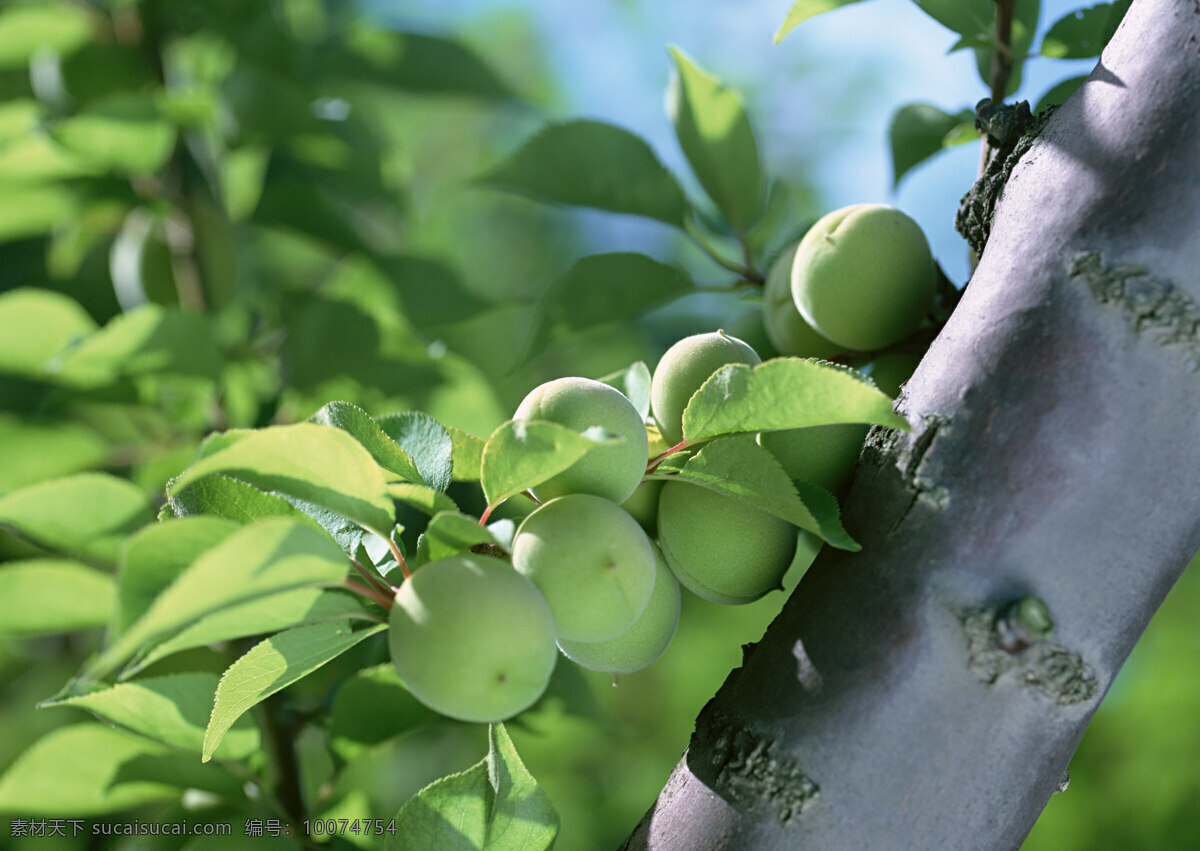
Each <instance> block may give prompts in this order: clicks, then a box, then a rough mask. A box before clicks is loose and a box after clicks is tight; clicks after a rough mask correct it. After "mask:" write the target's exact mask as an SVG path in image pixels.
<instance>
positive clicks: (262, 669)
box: [202, 621, 387, 762]
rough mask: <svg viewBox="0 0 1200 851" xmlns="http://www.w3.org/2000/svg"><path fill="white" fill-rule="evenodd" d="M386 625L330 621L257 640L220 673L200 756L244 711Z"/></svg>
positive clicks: (213, 746)
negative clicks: (352, 625)
mask: <svg viewBox="0 0 1200 851" xmlns="http://www.w3.org/2000/svg"><path fill="white" fill-rule="evenodd" d="M386 628H387V627H386V626H385V625H383V624H379V625H377V626H373V627H368V628H366V629H362V630H359V631H358V632H353V631H352V630H351V629H350V626H349V624H347V623H346V622H344V621H332V622H330V623H318V624H311V625H309V626H299V627H295V628H294V629H289V630H285V631H283V632H280V633H277V634H276V635H273V636H271V637H270V638H268V639H266V640H265V641H262V642H260V643H259V644H256V645H254V647H253V648H251V649H250V651H249V652H247V653H246V655H244V656H242V657H241V658H240V659H238V660H237V661H236V662H234V663H233V664H232V665H231V666H230V667H229V669H228V670H227V671H225V673H224V675H223V676H222V677H221V683H220V685H219V686H218V687H217V695H216V701H215V702H214V704H213V708H212V716H211V717H210V719H209V722H208V727H207V729H206V730H205V732H204V748H203V756H202V759H203V760H204V761H205V762H207V761H208V760H209V759H211V758H212V756H213V754H214V752H215V751H216V749H217V747H218V745H220V744H221V741H222V739H224V737H225V735H226V733H227V732H228V731H229V729H230V728H231V727H232V726H233V724H234V722H235V721H237V719H238V718H239V717H241V715H242V714H243V713H245V712H246V710H248V709H250V708H251V707H252V706H254V705H255V704H256V703H259V702H261V701H262V700H265V699H266V698H268V697H270V696H271V695H273V694H275V692H277V691H280V690H282V689H284V688H286V687H287V686H289V685H291V684H292V683H294V682H296V681H297V680H299V679H301V678H302V677H305V676H307V675H308V674H311V673H312V672H313V671H315V670H316V669H317V668H319V667H321V666H322V665H324V664H325V663H326V662H328V661H330V660H331V659H335V658H337V657H338V656H340V655H341V654H342V653H345V652H346V651H347V650H349V649H350V648H351V647H353V646H354V645H355V644H358V643H359V642H360V641H362V640H363V639H365V638H369V637H370V636H372V635H375V634H377V633H379V632H381V631H382V630H384V629H386Z"/></svg>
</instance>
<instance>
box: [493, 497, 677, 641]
mask: <svg viewBox="0 0 1200 851" xmlns="http://www.w3.org/2000/svg"><path fill="white" fill-rule="evenodd" d="M512 559H513V567H515V568H516V569H517V571H518V572H520V573H522V574H524V575H525V576H527V577H529V579H530V580H531V581H532V582H533V584H534V585H536V586H537V587H538V590H540V591H541V592H542V595H543V596H544V597H545V598H546V602H547V603H548V604H549V606H550V611H551V612H552V613H553V614H554V625H555V629H556V631H557V633H558V637H559V638H560V639H563V638H565V639H567V640H568V641H607V640H608V639H610V638H616V637H617V636H618V635H620V634H621V633H623V632H624V631H625V630H627V629H629V627H631V626H632V625H633V622H634V621H635V620H637V619H638V616H639V615H641V613H642V612H643V611H644V610H645V608H646V603H647V602H648V601H649V599H650V594H651V592H652V591H653V589H654V548H653V545H652V544H651V543H650V539H649V538H647V537H646V533H645V532H643V531H642V527H641V526H639V525H638V522H637V521H636V520H634V519H633V517H631V516H630V515H629V513H628V512H626V511H625V510H624V509H622V508H621V507H620V506H619V505H617V504H616V503H614V502H610V501H609V500H607V499H603V498H601V497H598V496H592V495H591V494H571V495H569V496H560V497H558V498H557V499H552V500H550V501H549V502H547V503H543V504H542V505H540V506H538V507H537V508H536V509H535V510H534V511H533V513H532V514H530V515H529V516H528V517H526V518H525V519H524V520H523V521H521V525H520V526H519V527H518V528H517V532H516V534H515V535H514V536H513V544H512Z"/></svg>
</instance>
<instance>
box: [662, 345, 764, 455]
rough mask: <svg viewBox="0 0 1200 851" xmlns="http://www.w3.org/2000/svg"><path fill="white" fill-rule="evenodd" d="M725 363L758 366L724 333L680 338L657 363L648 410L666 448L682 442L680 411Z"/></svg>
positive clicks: (745, 349) (749, 352)
mask: <svg viewBox="0 0 1200 851" xmlns="http://www.w3.org/2000/svg"><path fill="white" fill-rule="evenodd" d="M728 363H746V364H751V365H755V364H760V363H762V358H760V357H759V356H758V353H757V352H755V351H754V349H752V348H751V347H750V346H749V345H748V344H747V343H746V342H745V341H743V340H739V339H738V338H737V337H731V336H730V335H728V334H726V333H725V332H724V331H714V332H712V333H709V334H693V335H692V336H690V337H684V338H683V339H682V340H680V341H679V342H678V343H676V344H675V345H673V346H671V348H669V349H667V351H666V353H665V354H664V355H663V356H662V359H661V360H659V362H658V366H656V367H655V368H654V376H653V378H651V380H650V410H651V412H653V414H654V419H655V420H656V421H657V422H658V428H659V431H661V432H662V436H663V439H664V440H666V441H667V445H668V446H674V445H675V444H677V443H679V442H680V441H681V440H683V409H684V408H686V407H687V404H688V402H689V401H690V400H691V398H692V395H693V394H694V393H695V392H696V391H697V390H699V389H700V385H702V384H703V383H704V382H705V381H707V380H708V379H709V377H710V376H711V375H712V374H713V373H714V372H716V371H717V370H718V369H720V368H721V367H723V366H725V364H728Z"/></svg>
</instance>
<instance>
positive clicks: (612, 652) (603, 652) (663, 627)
mask: <svg viewBox="0 0 1200 851" xmlns="http://www.w3.org/2000/svg"><path fill="white" fill-rule="evenodd" d="M654 564H655V570H654V590H653V591H652V592H651V593H650V601H649V602H648V603H647V604H646V609H645V611H643V612H642V614H641V616H640V617H638V619H637V620H636V621H634V622H633V626H631V627H630V628H629V629H627V630H625V631H624V632H623V633H621V634H620V635H618V636H617V637H616V638H611V639H609V640H608V641H568V640H567V639H565V638H560V639H559V640H558V647H559V649H560V650H562V652H563V655H565V656H566V657H567V658H568V659H570V660H571V661H572V662H574V663H575V664H577V665H581V666H583V667H584V668H588V669H589V670H592V671H607V672H609V673H613V674H628V673H631V672H633V671H637V670H640V669H641V668H644V667H646V666H647V665H649V664H650V663H651V662H653V661H654V660H655V659H657V658H658V657H659V656H661V655H662V654H663V651H664V650H666V649H667V645H668V644H670V643H671V638H672V637H674V635H675V628H676V627H677V626H678V625H679V609H680V595H679V581H678V580H677V579H676V578H675V574H673V573H671V569H670V568H669V567H667V563H666V561H664V560H663V557H662V555H661V554H659V553H658V552H656V553H655V561H654Z"/></svg>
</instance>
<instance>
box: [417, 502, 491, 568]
mask: <svg viewBox="0 0 1200 851" xmlns="http://www.w3.org/2000/svg"><path fill="white" fill-rule="evenodd" d="M425 541H426V544H427V546H428V547H429V560H430V561H436V560H437V559H440V558H446V557H447V556H452V555H454V554H456V553H461V552H466V551H467V550H469V549H471V547H473V546H475V545H476V544H496V539H495V537H494V536H493V535H492V533H491V532H489V531H488V530H487V527H486V526H480V525H479V521H478V520H477V519H476V518H474V517H471V516H469V515H466V514H460V513H459V512H457V511H441V512H439V513H437V514H435V515H434V516H433V519H431V520H430V521H429V525H428V526H427V527H426V528H425Z"/></svg>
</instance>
